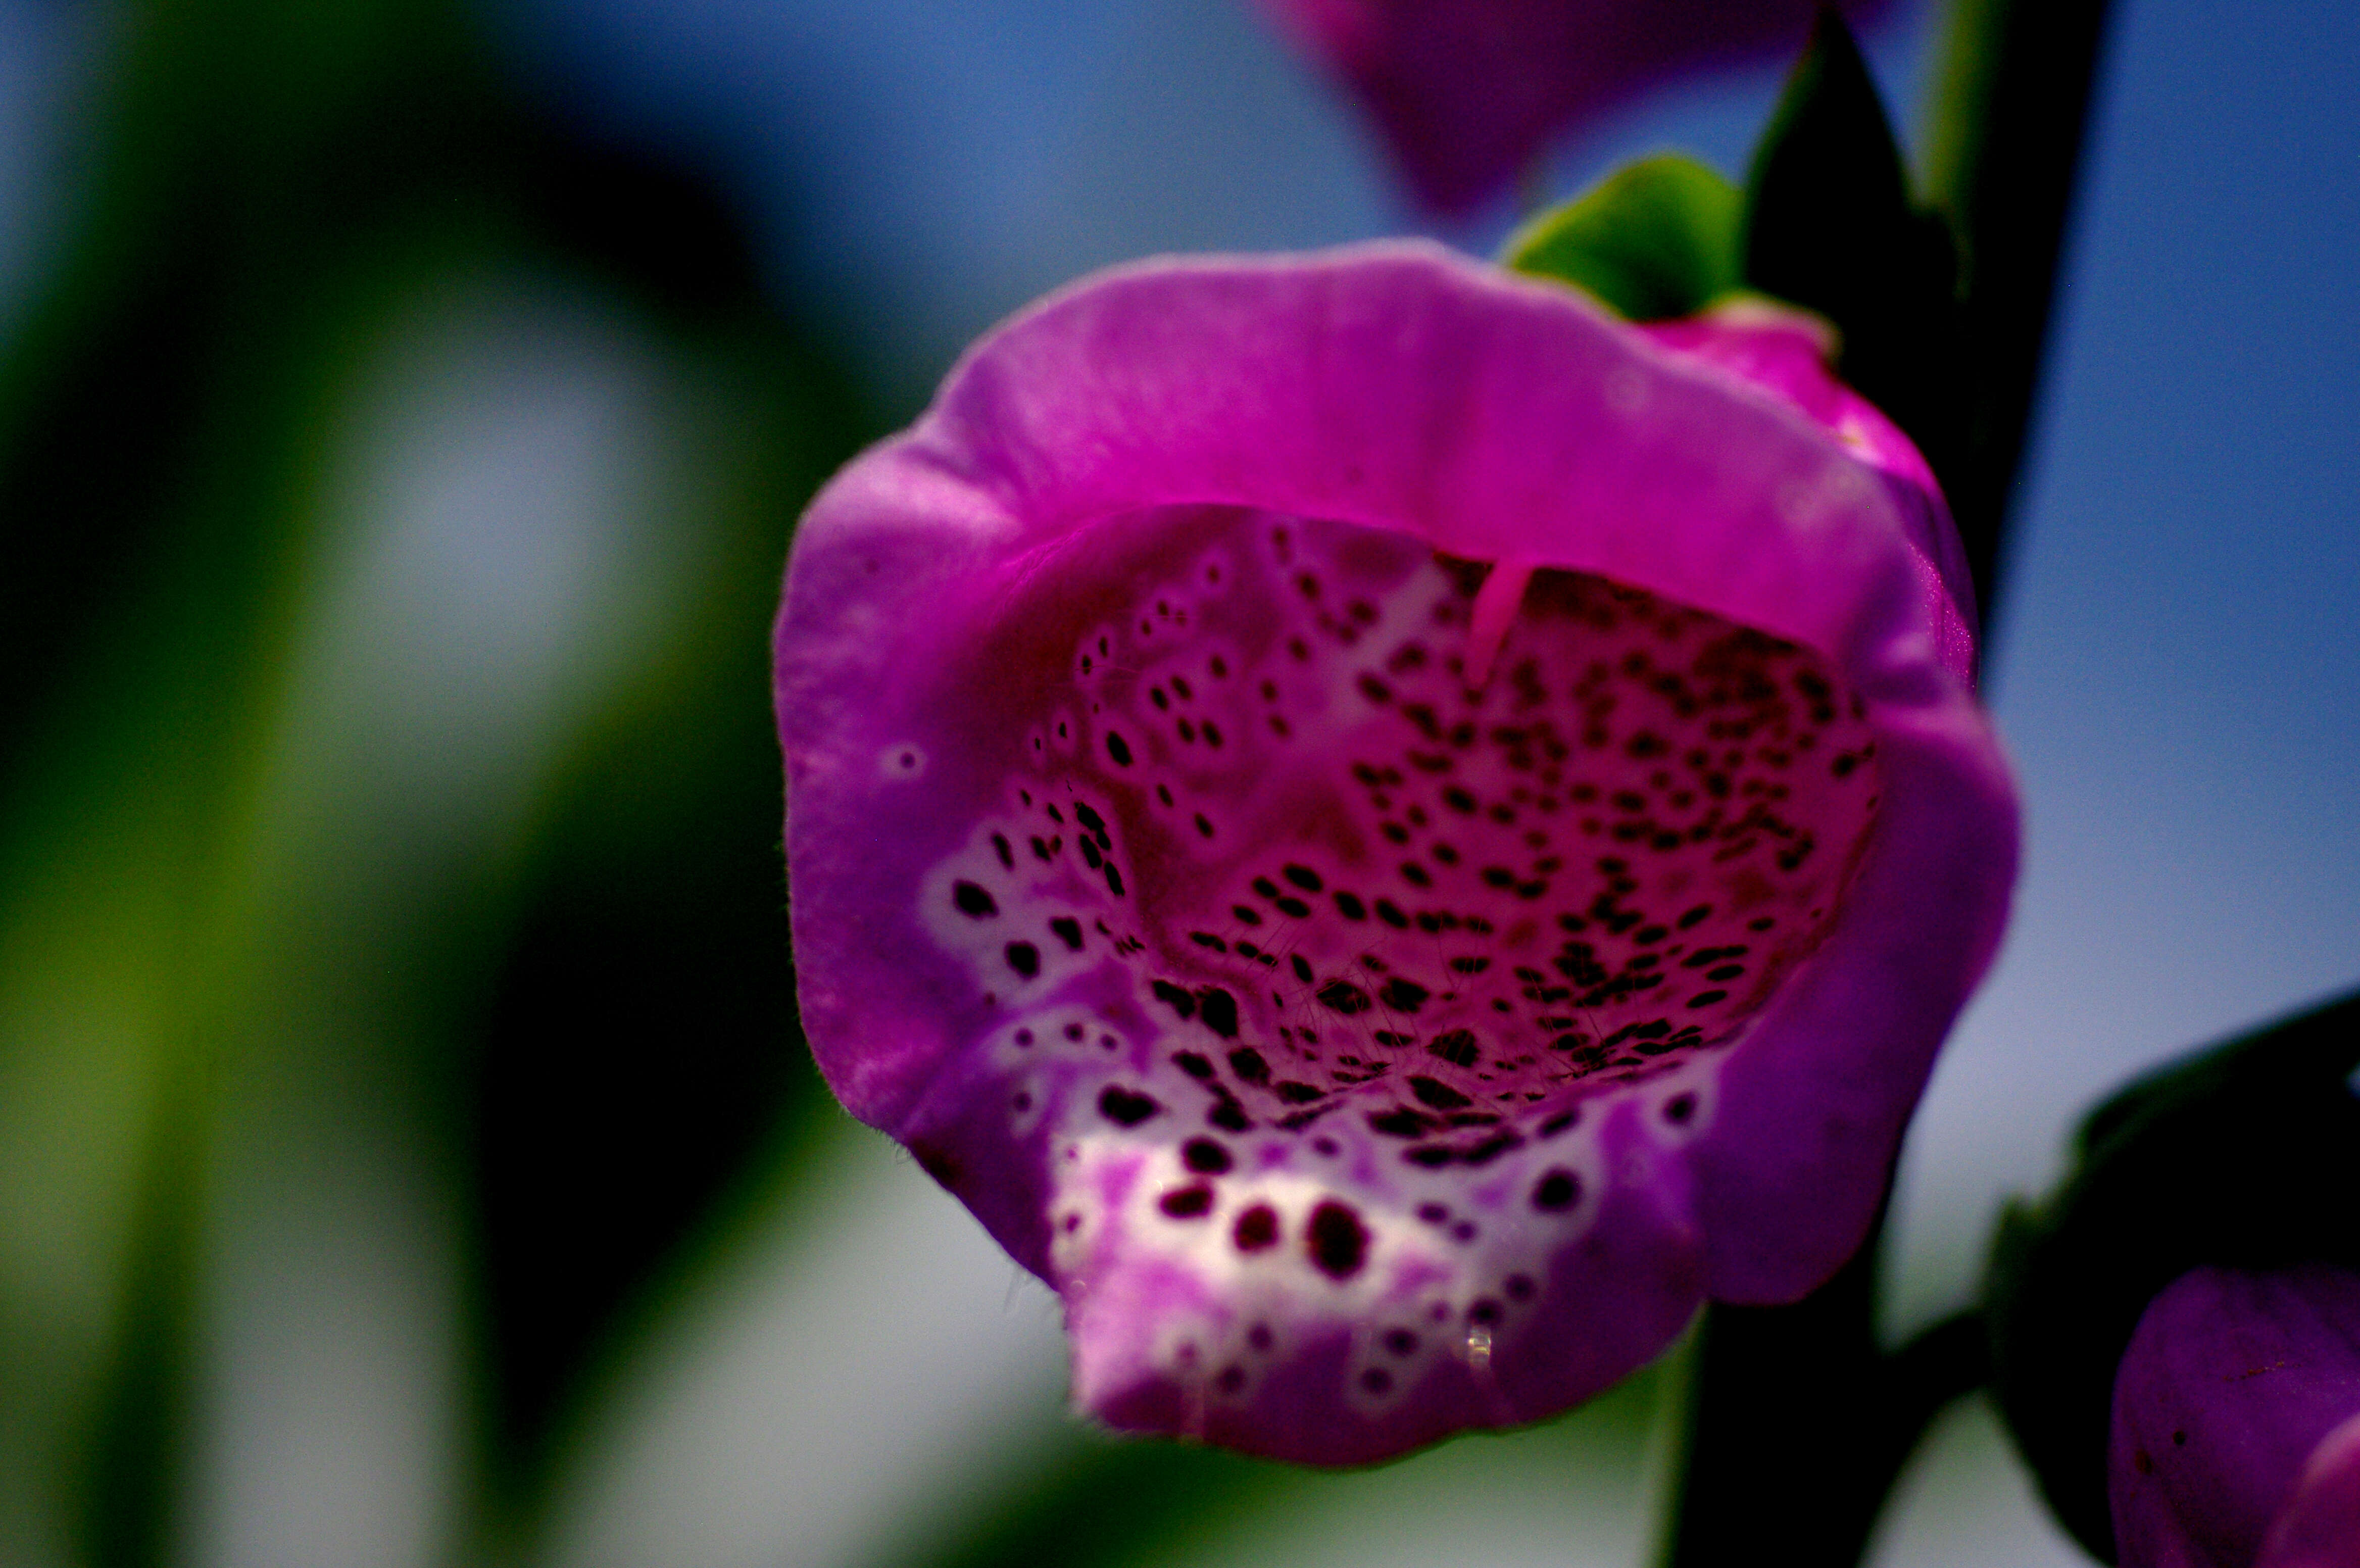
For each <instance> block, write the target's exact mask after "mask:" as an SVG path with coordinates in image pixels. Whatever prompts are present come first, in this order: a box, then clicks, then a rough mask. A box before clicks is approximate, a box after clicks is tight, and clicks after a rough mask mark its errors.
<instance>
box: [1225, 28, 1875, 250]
mask: <svg viewBox="0 0 2360 1568" xmlns="http://www.w3.org/2000/svg"><path fill="white" fill-rule="evenodd" d="M1263 3H1264V5H1265V6H1266V7H1267V8H1268V9H1269V10H1270V11H1271V12H1272V13H1273V16H1275V18H1276V19H1277V20H1278V21H1279V23H1280V24H1281V25H1282V26H1283V27H1285V28H1286V29H1287V30H1288V31H1290V32H1292V33H1293V34H1294V35H1295V37H1296V38H1298V39H1299V40H1300V41H1301V42H1302V43H1303V45H1304V46H1305V48H1306V49H1308V50H1309V51H1310V52H1311V53H1313V54H1315V55H1317V56H1319V57H1320V58H1322V59H1323V60H1326V61H1327V63H1328V65H1329V66H1330V67H1331V68H1332V69H1333V70H1334V71H1336V72H1337V74H1338V75H1339V76H1341V77H1342V78H1343V79H1344V81H1345V82H1346V83H1347V84H1348V85H1349V87H1350V88H1351V90H1352V92H1353V93H1354V94H1355V95H1356V96H1358V97H1359V98H1360V101H1361V103H1362V104H1364V105H1365V106H1366V107H1367V109H1368V111H1369V113H1370V114H1371V116H1372V117H1373V118H1374V119H1375V121H1376V123H1377V126H1378V128H1379V130H1380V131H1381V132H1382V134H1383V136H1384V138H1385V141H1386V143H1387V145H1388V146H1389V147H1390V148H1392V151H1393V156H1394V158H1395V159H1397V160H1398V161H1399V163H1400V164H1401V166H1402V169H1403V171H1404V173H1405V174H1406V175H1407V176H1408V178H1409V182H1410V185H1411V187H1412V188H1413V189H1414V190H1415V192H1417V194H1418V196H1419V197H1420V198H1421V199H1422V200H1423V201H1425V202H1426V203H1427V204H1429V205H1431V206H1433V207H1436V208H1437V209H1439V210H1441V211H1444V212H1453V211H1457V210H1459V209H1461V208H1464V207H1467V206H1470V205H1471V204H1473V203H1476V202H1479V201H1480V200H1482V199H1483V198H1484V197H1486V196H1489V195H1491V194H1492V193H1493V192H1497V191H1498V190H1499V189H1501V188H1502V186H1504V185H1506V184H1507V183H1508V181H1511V180H1513V178H1514V177H1515V176H1516V174H1517V173H1518V172H1519V171H1520V170H1523V169H1524V167H1525V166H1526V165H1527V164H1528V163H1530V162H1531V161H1532V159H1533V158H1534V156H1535V154H1536V153H1538V152H1539V151H1540V149H1541V148H1542V147H1543V146H1544V145H1546V142H1547V141H1548V139H1549V138H1550V137H1553V136H1554V135H1556V134H1557V132H1558V131H1561V130H1563V129H1565V128H1566V127H1567V126H1570V125H1572V124H1574V123H1575V122H1577V121H1579V120H1581V119H1584V118H1587V117H1589V116H1590V115H1593V114H1596V113H1597V112H1599V111H1600V110H1602V109H1606V108H1610V107H1612V106H1613V105H1614V104H1616V103H1618V102H1619V101H1621V100H1622V99H1624V98H1627V97H1629V96H1631V95H1632V94H1633V93H1635V92H1636V91H1637V90H1639V89H1640V88H1642V87H1644V86H1645V85H1646V84H1648V83H1649V82H1654V81H1656V80H1658V79H1660V78H1662V77H1665V76H1668V75H1671V74H1673V73H1674V72H1677V71H1684V70H1688V69H1692V68H1694V67H1698V66H1705V65H1714V64H1722V63H1727V62H1729V61H1732V60H1742V59H1743V58H1745V57H1747V56H1749V55H1754V54H1760V53H1765V52H1768V51H1770V50H1773V49H1779V48H1783V47H1793V46H1797V45H1799V44H1800V43H1801V42H1802V40H1803V36H1804V34H1805V33H1806V32H1807V31H1808V28H1809V27H1810V22H1811V18H1812V16H1814V15H1816V14H1817V13H1818V11H1819V3H1818V0H1263ZM1881 4H1882V0H1862V3H1854V4H1852V5H1846V6H1845V7H1844V8H1845V10H1847V11H1848V12H1849V13H1851V14H1852V16H1854V17H1859V16H1865V15H1867V14H1869V13H1871V12H1873V11H1874V10H1876V9H1879V8H1881Z"/></svg>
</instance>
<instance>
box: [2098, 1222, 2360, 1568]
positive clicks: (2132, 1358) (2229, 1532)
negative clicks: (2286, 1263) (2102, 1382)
mask: <svg viewBox="0 0 2360 1568" xmlns="http://www.w3.org/2000/svg"><path fill="white" fill-rule="evenodd" d="M2107 1490H2108V1496H2109V1500H2110V1501H2111V1503H2112V1506H2113V1511H2114V1543H2115V1548H2116V1552H2117V1554H2118V1558H2119V1561H2120V1562H2121V1563H2122V1564H2123V1568H2351V1564H2353V1563H2360V1274H2354V1273H2352V1272H2351V1271H2349V1270H2346V1269H2342V1268H2333V1267H2329V1266H2323V1265H2319V1266H2306V1267H2301V1268H2293V1269H2284V1270H2276V1271H2272V1272H2269V1273H2246V1272H2242V1271H2237V1270H2232V1269H2222V1268H2199V1269H2196V1270H2194V1271H2193V1272H2191V1273H2189V1274H2185V1275H2182V1276H2181V1277H2180V1278H2179V1279H2178V1280H2176V1281H2175V1282H2174V1283H2173V1284H2172V1285H2171V1286H2170V1287H2169V1288H2168V1289H2166V1290H2165V1291H2164V1292H2163V1294H2162V1295H2160V1296H2158V1297H2157V1298H2156V1299H2155V1300H2154V1301H2153V1302H2151V1303H2150V1304H2149V1305H2148V1307H2147V1311H2146V1313H2145V1314H2144V1315H2143V1316H2142V1317H2141V1318H2140V1319H2139V1325H2138V1330H2137V1332H2136V1333H2134V1334H2133V1335H2132V1336H2131V1342H2130V1345H2129V1348H2128V1349H2126V1350H2125V1352H2124V1354H2123V1361H2122V1366H2121V1369H2120V1370H2119V1371H2118V1372H2117V1373H2116V1375H2115V1379H2114V1435H2113V1439H2112V1441H2111V1442H2110V1443H2109V1445H2108V1453H2107Z"/></svg>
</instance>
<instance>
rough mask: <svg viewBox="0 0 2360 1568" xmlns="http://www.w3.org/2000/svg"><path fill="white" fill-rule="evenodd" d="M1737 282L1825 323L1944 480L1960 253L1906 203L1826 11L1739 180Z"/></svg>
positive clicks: (1844, 370) (1896, 155) (1955, 415)
mask: <svg viewBox="0 0 2360 1568" xmlns="http://www.w3.org/2000/svg"><path fill="white" fill-rule="evenodd" d="M1957 271H1958V268H1957V259H1956V256H1955V254H1954V251H1953V247H1952V246H1951V242H1950V229H1949V226H1948V225H1946V224H1945V223H1944V222H1943V221H1942V219H1941V218H1939V216H1937V215H1935V214H1931V213H1928V212H1922V211H1920V210H1919V209H1918V208H1917V207H1916V206H1915V205H1913V204H1912V203H1911V201H1910V195H1909V181H1908V174H1907V170H1905V169H1904V167H1903V165H1902V161H1901V152H1900V149H1899V148H1897V147H1896V146H1895V145H1894V140H1893V129H1892V126H1891V125H1890V124H1889V123H1888V122H1887V120H1886V118H1885V105H1884V104H1883V103H1882V102H1881V101H1880V100H1879V98H1878V97H1877V92H1876V83H1875V82H1874V81H1872V80H1871V79H1870V77H1869V74H1868V67H1867V66H1866V64H1865V63H1864V62H1863V60H1861V56H1860V49H1859V46H1858V45H1856V44H1854V43H1853V42H1852V34H1851V33H1850V31H1848V30H1847V29H1846V28H1845V27H1844V24H1843V21H1842V18H1841V17H1840V16H1837V15H1836V13H1835V12H1834V11H1833V10H1832V9H1823V10H1822V11H1821V12H1820V14H1819V25H1818V27H1817V28H1816V29H1814V31H1813V33H1812V35H1811V41H1810V45H1809V47H1808V49H1805V50H1804V52H1803V57H1802V59H1801V60H1798V61H1797V63H1796V66H1795V71H1794V74H1793V75H1792V76H1791V77H1789V78H1788V79H1787V82H1786V93H1785V95H1784V96H1783V97H1782V98H1781V99H1780V100H1779V104H1778V109H1777V112H1776V114H1775V115H1773V116H1772V119H1771V122H1770V126H1769V128H1768V129H1767V130H1766V131H1765V132H1764V133H1763V137H1762V144H1761V146H1760V147H1759V148H1756V149H1755V152H1754V168H1753V170H1752V173H1751V175H1750V176H1749V178H1748V180H1747V183H1746V190H1745V214H1744V227H1743V272H1744V281H1745V282H1746V284H1747V285H1748V286H1750V287H1753V288H1755V289H1759V290H1761V291H1763V292H1765V293H1767V294H1774V295H1776V296H1777V297H1778V298H1780V299H1783V300H1788V301H1791V302H1794V303H1796V304H1798V305H1802V306H1804V307H1806V308H1808V309H1809V310H1812V311H1816V312H1818V313H1819V314H1820V315H1823V316H1825V317H1827V318H1828V320H1830V321H1831V322H1833V323H1835V325H1836V328H1837V330H1838V332H1839V333H1841V335H1842V353H1841V359H1840V361H1839V363H1838V366H1837V368H1838V370H1839V372H1840V373H1841V375H1842V376H1843V378H1844V379H1845V380H1846V381H1848V382H1850V383H1851V384H1852V387H1854V388H1855V389H1858V390H1859V391H1860V393H1861V394H1862V395H1863V396H1864V397H1866V398H1867V399H1868V400H1870V401H1871V402H1874V403H1875V404H1876V405H1877V406H1878V407H1879V408H1881V409H1883V410H1884V411H1885V413H1886V414H1888V415H1889V416H1891V417H1892V419H1893V421H1894V422H1895V423H1896V424H1898V425H1900V426H1901V428H1902V429H1903V430H1904V431H1906V432H1907V433H1908V434H1909V437H1910V439H1911V440H1913V441H1915V442H1916V443H1917V446H1918V449H1919V450H1920V451H1922V452H1924V453H1925V455H1926V458H1927V461H1928V462H1929V463H1930V464H1932V465H1933V467H1934V472H1935V474H1936V475H1937V476H1938V477H1941V478H1942V479H1943V480H1944V481H1945V484H1946V485H1947V483H1948V480H1949V476H1950V471H1951V468H1952V466H1954V463H1953V458H1954V454H1955V453H1956V452H1957V451H1958V449H1959V445H1960V436H1959V424H1960V419H1961V401H1960V399H1961V390H1960V387H1959V384H1958V377H1957V374H1956V370H1957V362H1958V327H1957V317H1958V311H1957V302H1956V298H1955V291H1956V279H1957Z"/></svg>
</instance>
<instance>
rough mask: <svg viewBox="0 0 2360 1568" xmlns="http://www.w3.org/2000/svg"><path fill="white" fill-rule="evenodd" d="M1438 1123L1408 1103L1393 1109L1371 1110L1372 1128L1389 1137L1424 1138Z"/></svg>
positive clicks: (1370, 1124)
mask: <svg viewBox="0 0 2360 1568" xmlns="http://www.w3.org/2000/svg"><path fill="white" fill-rule="evenodd" d="M1436 1125H1437V1124H1436V1123H1435V1121H1434V1119H1433V1118H1432V1117H1430V1116H1426V1115H1422V1114H1420V1113H1418V1112H1415V1111H1413V1110H1411V1109H1410V1108H1409V1107H1408V1106H1406V1105H1404V1106H1398V1107H1396V1108H1394V1109H1393V1110H1391V1111H1376V1112H1371V1113H1370V1115H1369V1126H1370V1128H1371V1130H1373V1131H1375V1132H1380V1133H1382V1134H1384V1135H1385V1136H1387V1137H1389V1138H1422V1137H1424V1136H1425V1135H1426V1134H1428V1133H1430V1132H1432V1131H1433V1130H1434V1128H1435V1126H1436Z"/></svg>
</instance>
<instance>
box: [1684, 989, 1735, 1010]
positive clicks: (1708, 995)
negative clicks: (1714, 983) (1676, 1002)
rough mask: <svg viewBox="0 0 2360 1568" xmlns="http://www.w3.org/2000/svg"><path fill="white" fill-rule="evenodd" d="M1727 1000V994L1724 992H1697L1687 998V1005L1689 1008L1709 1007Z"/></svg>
mask: <svg viewBox="0 0 2360 1568" xmlns="http://www.w3.org/2000/svg"><path fill="white" fill-rule="evenodd" d="M1728 999H1729V992H1725V991H1699V992H1697V993H1696V994H1695V995H1694V996H1691V997H1689V998H1688V1005H1689V1006H1691V1007H1710V1006H1711V1005H1712V1004H1713V1003H1716V1002H1725V1001H1727V1000H1728Z"/></svg>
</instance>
